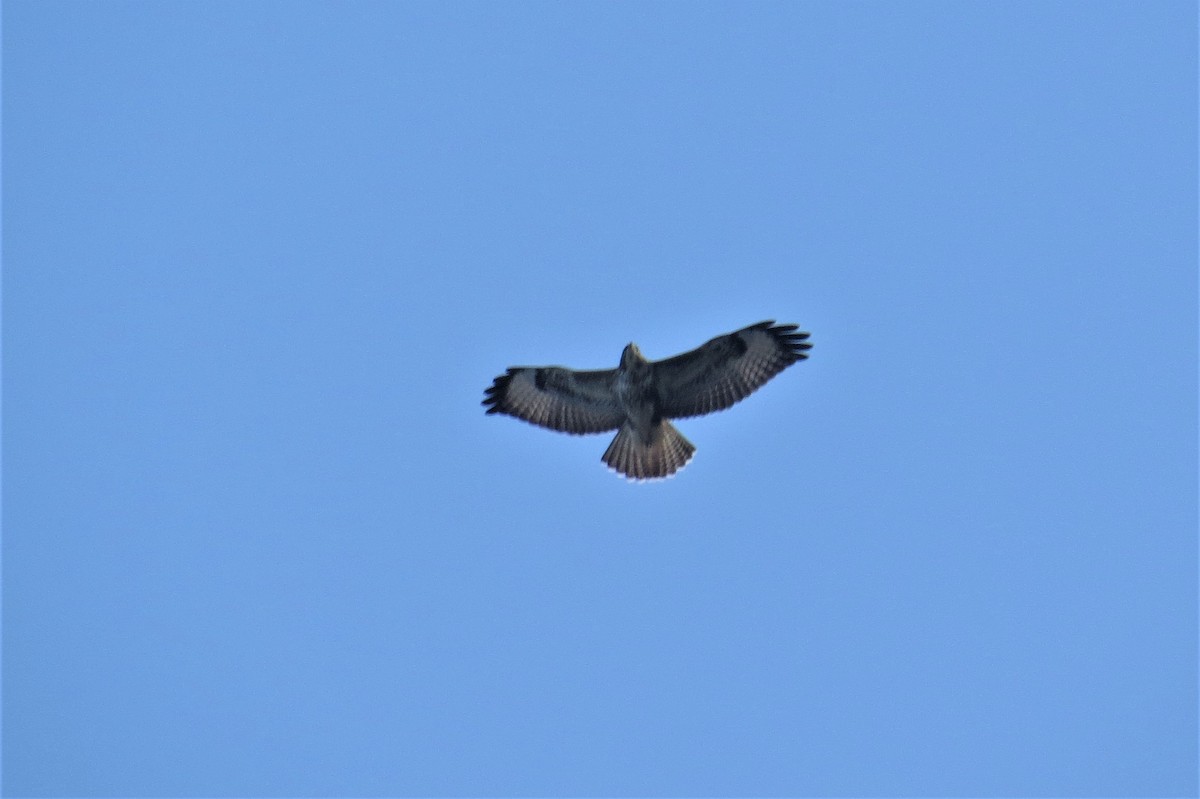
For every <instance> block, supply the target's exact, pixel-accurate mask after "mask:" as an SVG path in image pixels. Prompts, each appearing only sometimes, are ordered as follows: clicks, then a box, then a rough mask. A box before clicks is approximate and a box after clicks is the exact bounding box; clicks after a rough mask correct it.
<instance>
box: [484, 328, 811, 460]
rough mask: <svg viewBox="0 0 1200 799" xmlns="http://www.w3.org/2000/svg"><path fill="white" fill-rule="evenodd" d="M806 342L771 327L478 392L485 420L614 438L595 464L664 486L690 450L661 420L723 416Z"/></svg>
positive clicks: (512, 372) (799, 356) (538, 371)
mask: <svg viewBox="0 0 1200 799" xmlns="http://www.w3.org/2000/svg"><path fill="white" fill-rule="evenodd" d="M807 338H808V333H802V332H798V326H797V325H777V324H775V322H774V320H769V321H766V322H759V323H758V324H757V325H751V326H750V327H744V328H742V329H741V330H735V331H734V332H732V333H727V334H726V335H724V336H717V337H716V338H714V339H712V340H711V341H709V342H708V343H706V344H704V345H702V346H700V347H697V348H696V349H694V350H692V351H691V352H685V353H683V354H682V355H676V356H675V357H673V358H666V359H664V360H661V361H648V360H646V358H645V357H644V356H643V355H642V351H641V350H639V349H638V346H637V344H633V343H630V344H628V345H627V346H626V347H625V349H624V351H623V352H622V353H621V364H620V365H619V366H618V367H617V368H616V369H594V370H590V371H576V370H574V369H567V368H566V367H562V366H514V367H510V368H509V369H508V371H507V372H505V373H504V374H502V375H500V376H499V377H497V378H496V379H495V381H494V382H493V383H492V385H491V386H490V387H489V388H488V389H487V391H485V392H484V396H485V399H484V400H483V405H485V406H486V407H487V412H488V413H489V414H492V413H503V414H507V415H509V416H515V417H517V418H518V419H524V420H525V421H527V422H531V423H533V424H536V425H540V426H542V427H548V428H550V429H551V430H558V431H561V432H563V433H572V434H576V435H580V434H583V433H603V432H605V431H608V430H616V431H617V436H616V438H614V439H613V440H612V443H611V444H609V445H608V449H607V450H605V451H604V455H603V457H602V458H601V460H603V461H604V463H606V464H607V465H608V467H609V468H611V469H613V470H614V471H616V472H617V473H618V474H622V475H624V476H625V477H627V478H628V479H630V480H653V479H656V478H661V477H670V476H671V475H673V474H675V472H677V471H679V470H680V469H682V468H683V467H684V466H686V465H687V464H688V462H689V461H691V459H692V455H693V454H695V452H696V447H695V446H693V445H692V442H690V441H688V440H687V439H686V438H684V437H683V435H682V434H681V433H680V432H679V431H678V430H676V429H675V426H674V425H672V424H671V422H670V421H669V420H670V419H680V418H684V417H688V416H701V415H703V414H706V413H712V412H713V411H720V410H724V409H725V408H728V407H730V406H731V405H733V404H734V403H735V402H738V401H740V400H742V399H745V398H746V397H748V396H750V394H752V393H753V392H754V391H756V390H758V389H759V388H760V387H761V386H763V384H765V383H766V382H767V381H768V380H770V379H771V378H772V377H774V376H775V375H777V374H779V373H780V372H782V371H783V370H784V369H786V368H787V367H789V366H791V365H792V364H794V363H795V362H796V361H802V360H804V359H805V358H807V357H808V353H807V350H808V349H809V348H811V347H812V345H811V344H809V343H808V341H806V339H807Z"/></svg>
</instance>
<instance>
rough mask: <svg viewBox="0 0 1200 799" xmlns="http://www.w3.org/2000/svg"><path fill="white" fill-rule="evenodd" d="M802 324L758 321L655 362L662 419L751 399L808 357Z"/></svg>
mask: <svg viewBox="0 0 1200 799" xmlns="http://www.w3.org/2000/svg"><path fill="white" fill-rule="evenodd" d="M797 327H798V326H797V325H777V324H775V322H774V321H773V320H772V321H767V322H759V323H758V324H757V325H751V326H750V327H747V328H743V329H741V330H737V331H735V332H733V333H729V334H727V335H724V336H717V337H716V338H714V339H713V340H712V341H710V342H708V343H707V344H704V345H703V346H701V347H697V348H696V349H694V350H692V351H691V352H685V353H683V354H682V355H676V356H675V357H674V358H667V359H665V360H662V361H655V362H654V363H653V367H654V378H655V382H656V384H657V385H658V391H659V402H660V408H661V410H662V415H663V416H666V417H668V418H679V417H682V416H700V415H701V414H705V413H712V412H713V411H720V410H724V409H725V408H728V407H729V406H731V405H733V404H734V403H735V402H738V401H739V400H743V399H745V398H746V397H748V396H750V395H751V394H752V393H754V392H755V391H757V390H758V389H759V388H761V387H762V386H763V384H765V383H766V382H767V381H768V380H770V379H771V378H772V377H774V376H775V375H777V374H779V373H780V372H782V371H783V370H784V369H786V368H788V367H789V366H791V365H792V364H794V363H795V362H796V361H802V360H804V359H805V358H807V357H808V354H807V353H806V352H805V351H806V350H808V349H809V348H810V347H812V345H811V344H809V343H808V342H807V341H805V339H807V338H808V333H800V332H797Z"/></svg>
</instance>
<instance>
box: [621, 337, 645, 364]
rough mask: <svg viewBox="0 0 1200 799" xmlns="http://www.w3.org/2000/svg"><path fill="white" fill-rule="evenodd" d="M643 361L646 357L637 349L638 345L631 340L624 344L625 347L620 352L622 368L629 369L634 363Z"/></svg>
mask: <svg viewBox="0 0 1200 799" xmlns="http://www.w3.org/2000/svg"><path fill="white" fill-rule="evenodd" d="M645 362H646V358H645V357H644V356H643V355H642V351H641V350H639V349H638V345H636V344H634V343H633V342H632V341H631V342H629V343H628V344H626V345H625V349H624V350H623V351H622V352H621V368H622V369H629V368H631V367H633V366H635V365H636V364H640V363H645Z"/></svg>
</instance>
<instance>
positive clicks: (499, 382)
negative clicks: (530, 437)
mask: <svg viewBox="0 0 1200 799" xmlns="http://www.w3.org/2000/svg"><path fill="white" fill-rule="evenodd" d="M616 375H617V372H616V370H615V369H596V370H593V371H587V372H577V371H575V370H573V369H565V368H563V367H561V366H514V367H511V368H509V370H508V372H506V373H505V374H502V375H500V376H499V377H497V378H496V380H495V381H494V382H493V383H492V385H491V386H490V387H489V388H488V389H487V391H485V392H484V394H485V395H486V397H485V398H484V400H483V404H484V405H486V406H487V412H488V413H504V414H508V415H509V416H515V417H517V418H518V419H524V420H525V421H527V422H532V423H533V424H536V425H541V426H542V427H548V428H550V429H551V430H560V431H562V432H564V433H577V434H578V433H601V432H603V431H605V430H615V429H617V428H618V427H620V426H621V422H623V421H624V420H625V413H624V412H623V411H622V410H621V407H620V405H619V403H618V402H617V397H616V395H615V394H614V393H613V382H614V380H615V378H616Z"/></svg>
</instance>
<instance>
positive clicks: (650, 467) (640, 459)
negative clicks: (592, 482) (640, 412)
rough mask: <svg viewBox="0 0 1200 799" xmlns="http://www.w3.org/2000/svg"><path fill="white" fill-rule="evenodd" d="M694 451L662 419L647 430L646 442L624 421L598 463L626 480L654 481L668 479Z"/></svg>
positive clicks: (679, 434) (686, 462) (688, 442)
mask: <svg viewBox="0 0 1200 799" xmlns="http://www.w3.org/2000/svg"><path fill="white" fill-rule="evenodd" d="M695 452H696V447H695V446H694V445H693V444H692V442H690V441H688V440H687V439H686V438H684V437H683V434H682V433H680V432H679V431H678V430H676V429H675V426H674V425H673V424H671V423H670V422H668V421H666V420H665V419H664V420H663V421H661V422H659V423H658V424H657V425H655V426H654V427H652V428H651V430H650V442H649V443H646V442H644V441H642V439H641V436H639V435H638V434H637V431H636V430H635V429H634V428H633V426H632V425H630V424H629V423H628V422H626V423H625V424H623V425H622V426H621V429H620V431H618V433H617V437H616V438H614V439H613V440H612V443H611V444H609V445H608V449H606V450H605V451H604V456H603V457H602V458H601V460H603V461H604V462H605V463H606V464H608V467H609V468H610V469H612V470H614V471H616V472H618V473H620V474H623V475H625V476H626V477H627V478H629V479H630V480H656V479H660V478H663V477H670V476H671V475H673V474H675V472H677V471H679V470H680V469H682V468H683V467H684V466H687V464H688V461H690V460H691V459H692V455H694V454H695Z"/></svg>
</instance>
